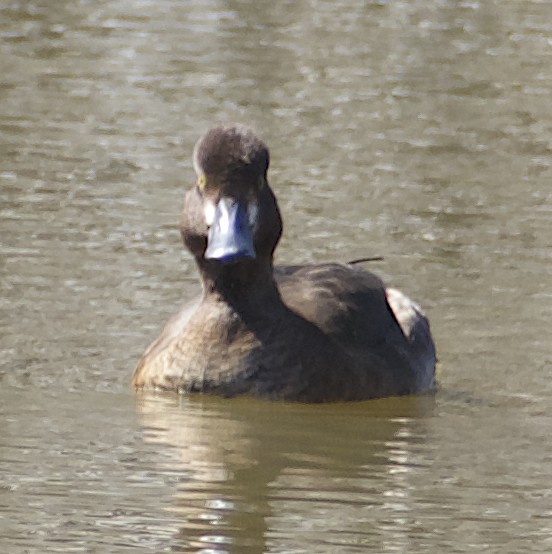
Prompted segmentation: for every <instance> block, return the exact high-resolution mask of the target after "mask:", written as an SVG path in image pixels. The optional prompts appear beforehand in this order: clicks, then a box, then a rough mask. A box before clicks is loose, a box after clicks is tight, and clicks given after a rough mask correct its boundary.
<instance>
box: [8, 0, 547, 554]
mask: <svg viewBox="0 0 552 554" xmlns="http://www.w3.org/2000/svg"><path fill="white" fill-rule="evenodd" d="M550 21H552V5H551V4H549V3H548V2H539V1H536V0H534V1H529V0H528V1H525V2H519V1H517V0H511V1H504V2H492V1H490V2H452V1H445V0H435V1H430V0H424V1H420V2H415V3H413V2H382V1H374V2H364V3H359V2H352V1H346V0H343V1H341V2H321V1H318V2H316V1H314V0H313V1H311V2H276V3H274V2H257V3H255V5H254V6H253V4H252V3H250V2H243V1H242V2H240V1H235V2H231V1H228V2H222V1H211V2H198V1H196V2H193V1H191V2H176V1H174V2H170V1H168V0H167V1H164V2H148V1H140V2H137V1H136V2H130V1H125V0H120V1H114V0H106V1H103V2H47V1H46V0H43V1H42V2H40V1H26V2H23V1H22V2H17V1H15V2H11V3H9V4H4V5H2V6H0V218H1V219H0V231H1V233H0V236H1V240H0V290H1V295H0V310H1V311H0V353H1V362H0V383H1V387H0V413H1V418H2V421H3V424H2V426H1V428H0V429H1V430H0V550H1V551H2V552H8V553H10V554H11V553H20V552H21V553H23V552H110V553H111V552H113V553H117V552H139V551H155V552H163V551H171V552H204V553H212V552H313V551H314V552H345V553H348V552H366V551H370V552H428V551H432V552H474V551H488V552H501V553H508V552H512V553H514V552H539V553H540V552H547V551H550V550H552V508H551V506H552V492H551V489H550V482H551V479H552V469H551V468H552V463H551V462H552V451H551V449H550V446H549V440H548V438H549V434H550V433H549V429H550V428H551V424H552V421H551V419H552V417H551V415H550V413H551V409H550V408H551V406H552V387H551V385H550V378H549V376H550V369H551V366H552V361H551V360H552V346H551V341H550V334H549V332H548V327H549V324H550V320H551V316H552V301H551V288H552V287H551V285H552V278H551V277H550V269H549V268H550V261H551V251H552V249H551V247H552V238H551V237H552V229H551V226H550V220H551V212H552V207H551V206H552V203H551V200H552V192H551V190H552V189H551V188H550V179H551V161H550V152H551V148H552V146H551V144H552V143H551V141H552V111H551V109H550V100H549V99H550V94H551V92H552V73H551V71H550V67H551V62H552V46H551V45H552V23H550ZM220 121H242V122H246V123H250V124H252V125H253V126H254V127H256V128H257V130H258V131H259V132H260V134H261V136H262V137H263V138H264V139H265V140H266V142H267V143H268V144H269V146H270V148H271V159H272V165H271V171H270V181H271V183H272V185H273V187H274V189H275V190H276V192H277V194H278V197H279V199H280V205H281V208H282V211H283V215H284V223H285V235H284V239H283V241H282V243H281V246H280V248H279V249H278V253H277V258H278V261H280V262H283V263H287V262H312V261H327V260H342V261H346V260H349V259H353V258H358V257H363V256H376V255H383V256H384V258H385V260H384V261H383V262H377V263H373V264H372V266H371V267H372V268H373V269H374V270H375V271H377V272H378V273H379V274H380V275H382V276H383V277H384V278H385V279H386V280H387V281H388V282H390V283H392V284H393V285H395V286H397V287H399V288H402V289H404V290H405V291H407V292H408V293H409V294H410V295H412V296H413V297H414V298H416V299H417V300H419V301H420V302H421V304H422V305H423V306H424V307H425V308H426V310H427V312H428V314H429V316H430V319H431V322H432V326H433V330H434V334H435V338H436V342H437V346H438V351H439V358H440V382H441V390H440V391H439V392H438V393H437V395H436V396H434V397H423V398H417V399H390V400H383V401H377V402H372V403H360V404H353V405H341V404H337V405H331V406H300V405H287V404H271V403H266V402H259V401H254V400H237V401H224V400H218V399H210V398H196V397H194V398H175V397H172V396H168V397H163V396H158V397H156V396H138V397H135V396H134V395H133V394H132V392H131V391H130V390H129V387H128V383H129V380H130V375H131V372H132V368H133V364H134V363H135V361H136V359H137V358H138V357H139V356H140V354H141V353H142V351H143V350H144V348H145V346H146V345H147V343H148V342H149V341H150V340H151V339H152V338H153V337H154V336H155V335H156V333H157V332H158V330H159V327H160V326H161V325H162V323H163V322H164V321H165V320H166V319H167V317H168V316H169V315H170V314H171V313H172V312H173V311H174V310H175V309H176V307H177V306H178V305H179V304H180V303H181V302H182V300H183V299H184V298H187V297H189V296H191V295H192V294H194V293H195V292H196V291H197V286H198V285H197V279H196V274H195V269H194V266H193V262H192V261H191V259H190V257H189V256H188V254H187V253H185V252H183V249H182V247H181V245H180V237H179V233H178V228H177V223H178V210H179V205H180V203H181V199H182V194H183V191H184V190H185V188H186V187H188V186H189V185H190V184H191V183H192V182H193V179H194V176H193V171H192V168H191V162H190V157H191V150H192V147H193V144H194V142H195V140H196V139H197V138H198V136H199V135H200V134H201V133H202V132H203V131H204V130H205V129H206V128H208V127H209V126H211V125H213V124H214V123H217V122H220Z"/></svg>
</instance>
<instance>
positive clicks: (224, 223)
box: [204, 198, 255, 263]
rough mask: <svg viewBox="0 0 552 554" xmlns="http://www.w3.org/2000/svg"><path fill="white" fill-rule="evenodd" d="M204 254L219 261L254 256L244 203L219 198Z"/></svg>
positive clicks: (230, 261)
mask: <svg viewBox="0 0 552 554" xmlns="http://www.w3.org/2000/svg"><path fill="white" fill-rule="evenodd" d="M204 256H205V258H206V259H208V260H218V261H219V262H221V263H234V262H237V261H239V260H242V259H244V258H254V257H255V247H254V245H253V232H252V230H251V227H250V225H249V218H248V213H247V205H246V204H244V203H243V202H240V201H238V200H235V199H232V198H221V199H220V200H219V202H218V204H217V205H216V208H215V215H214V218H213V222H212V225H211V227H210V228H209V234H208V236H207V249H206V250H205V254H204Z"/></svg>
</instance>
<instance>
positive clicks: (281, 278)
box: [274, 264, 404, 349]
mask: <svg viewBox="0 0 552 554" xmlns="http://www.w3.org/2000/svg"><path fill="white" fill-rule="evenodd" d="M274 276H275V279H276V282H277V284H278V288H279V290H280V294H281V295H282V298H283V300H284V302H285V304H286V305H287V306H288V307H289V308H291V309H292V310H293V311H294V312H296V313H298V314H299V315H301V316H302V317H304V318H305V319H307V320H308V321H310V322H311V323H314V324H315V325H316V326H317V327H319V328H320V329H321V330H322V331H323V332H324V333H325V334H327V335H328V336H330V337H331V338H333V339H334V340H336V341H338V342H339V343H340V344H342V345H343V346H344V347H345V348H347V349H350V348H353V349H356V348H363V349H366V348H375V347H377V346H381V345H382V344H383V343H385V342H395V341H399V342H400V341H404V336H403V332H402V329H401V327H400V324H399V323H398V321H397V320H396V318H395V316H394V314H393V311H392V309H391V308H390V306H389V304H388V301H387V295H386V290H385V286H384V284H383V282H382V281H381V280H380V279H379V278H378V277H377V276H376V275H374V274H373V273H371V272H369V271H365V270H363V269H362V268H360V267H356V266H349V265H342V264H321V265H309V266H284V267H278V268H276V269H275V271H274Z"/></svg>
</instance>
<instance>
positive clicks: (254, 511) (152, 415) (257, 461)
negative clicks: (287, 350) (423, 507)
mask: <svg viewBox="0 0 552 554" xmlns="http://www.w3.org/2000/svg"><path fill="white" fill-rule="evenodd" d="M434 407H435V398H434V397H430V396H428V397H418V398H401V399H396V398H393V399H386V400H381V401H373V402H367V403H358V404H348V405H345V404H334V405H311V406H308V405H301V404H286V403H265V402H260V401H257V400H252V399H238V400H232V401H227V400H221V399H217V398H211V397H192V398H190V397H169V396H147V395H143V396H139V397H138V398H137V410H138V412H139V414H140V415H141V422H142V426H143V429H144V439H145V441H146V442H147V443H150V444H155V445H158V446H159V452H160V460H159V466H160V470H161V471H166V472H169V473H171V474H173V475H174V474H177V475H178V479H177V482H178V486H177V488H176V490H175V491H174V497H173V499H172V505H171V508H170V510H171V511H173V512H174V513H175V514H178V518H179V520H180V521H181V524H180V525H181V526H180V530H179V532H178V535H177V537H175V541H176V542H175V545H174V547H173V550H175V551H182V552H184V551H189V549H190V548H197V549H205V552H224V551H232V552H234V551H236V552H261V551H268V550H269V549H270V548H276V549H277V550H278V547H280V548H282V547H285V548H286V549H289V548H290V547H291V546H293V548H294V550H293V551H311V550H310V549H312V548H313V549H314V550H316V551H317V552H320V551H335V549H336V548H344V547H345V546H348V547H349V548H353V549H354V548H355V547H361V546H362V545H367V544H370V545H373V546H378V545H379V546H380V547H381V546H382V544H381V540H384V539H383V535H382V533H383V529H381V528H379V526H380V525H381V519H380V518H379V517H374V516H375V514H377V513H379V512H380V511H381V510H391V511H395V512H397V513H396V516H397V517H396V518H393V522H392V525H398V526H399V527H400V517H399V514H400V513H401V512H402V511H405V510H408V507H407V505H408V503H409V500H408V494H409V492H408V489H409V484H408V483H409V478H410V474H411V473H415V472H419V471H421V472H425V471H427V468H428V464H427V461H424V460H423V459H420V456H419V447H420V444H423V442H424V422H423V418H424V417H426V416H428V415H429V414H431V413H432V411H433V410H434ZM173 516H174V514H173ZM376 519H380V521H379V522H378V523H377V524H376V522H375V520H376ZM278 551H279V550H278ZM355 551H356V550H355Z"/></svg>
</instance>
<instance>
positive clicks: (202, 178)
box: [197, 173, 205, 190]
mask: <svg viewBox="0 0 552 554" xmlns="http://www.w3.org/2000/svg"><path fill="white" fill-rule="evenodd" d="M197 186H198V188H199V189H200V190H203V189H204V188H205V175H204V174H203V173H202V174H201V175H200V176H199V177H198V178H197Z"/></svg>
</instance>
